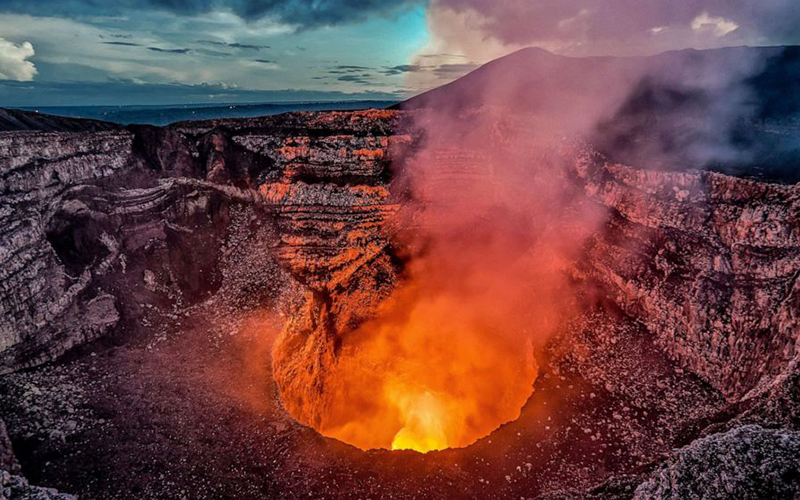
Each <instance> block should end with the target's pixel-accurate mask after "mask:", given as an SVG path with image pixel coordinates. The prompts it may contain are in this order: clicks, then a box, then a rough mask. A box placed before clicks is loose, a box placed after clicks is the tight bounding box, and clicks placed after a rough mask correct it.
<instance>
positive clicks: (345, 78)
mask: <svg viewBox="0 0 800 500" xmlns="http://www.w3.org/2000/svg"><path fill="white" fill-rule="evenodd" d="M337 80H339V81H340V82H349V83H358V84H361V85H371V84H372V81H371V80H369V79H368V77H365V76H364V75H342V76H340V77H339V78H337Z"/></svg>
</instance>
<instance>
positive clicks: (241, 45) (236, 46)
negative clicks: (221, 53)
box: [197, 40, 270, 50]
mask: <svg viewBox="0 0 800 500" xmlns="http://www.w3.org/2000/svg"><path fill="white" fill-rule="evenodd" d="M197 43H203V44H206V45H216V46H218V47H229V48H231V49H244V50H266V49H269V48H270V46H269V45H252V44H249V43H226V42H218V41H215V40H198V41H197Z"/></svg>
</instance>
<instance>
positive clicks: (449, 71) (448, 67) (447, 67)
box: [433, 64, 478, 77]
mask: <svg viewBox="0 0 800 500" xmlns="http://www.w3.org/2000/svg"><path fill="white" fill-rule="evenodd" d="M477 67H478V65H477V64H442V65H441V66H437V67H436V68H434V69H433V72H434V73H436V74H437V75H439V76H443V77H449V76H454V75H458V76H461V75H463V74H464V73H468V72H470V71H472V70H473V69H475V68H477Z"/></svg>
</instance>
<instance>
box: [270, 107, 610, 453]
mask: <svg viewBox="0 0 800 500" xmlns="http://www.w3.org/2000/svg"><path fill="white" fill-rule="evenodd" d="M437 120H438V119H437V118H435V117H431V116H425V115H424V114H421V115H420V117H419V118H417V119H416V120H415V123H414V127H415V128H416V130H417V132H416V133H420V132H419V130H424V133H425V135H426V137H427V144H428V146H426V147H425V148H424V149H423V150H422V151H414V152H413V155H410V156H408V157H405V158H404V159H403V161H402V163H401V162H400V161H399V160H397V161H395V164H394V165H393V168H395V170H396V174H395V175H396V180H395V181H394V183H393V184H392V186H390V188H391V189H390V190H391V191H392V193H388V192H387V193H386V194H385V195H384V196H385V198H384V200H382V203H383V205H384V206H388V205H389V204H390V203H389V202H390V201H391V200H392V197H395V198H401V199H402V202H403V207H404V209H403V210H401V211H399V212H391V213H390V212H385V213H376V214H371V215H370V218H368V219H367V220H366V221H365V222H363V223H359V224H357V225H354V226H349V227H345V228H344V231H343V233H336V234H337V237H339V238H343V239H346V240H348V241H358V242H364V243H362V244H360V245H358V246H355V247H354V246H352V245H350V246H348V247H346V249H343V250H340V251H338V252H336V253H334V254H333V255H331V254H330V253H328V254H327V255H325V258H322V259H321V258H320V255H316V254H315V255H306V256H305V257H304V258H302V259H299V258H298V252H301V251H302V252H309V251H312V250H309V248H311V246H303V245H299V244H298V245H294V246H292V247H291V248H289V249H287V250H286V251H285V258H286V259H287V262H289V265H290V266H294V269H295V270H296V271H295V272H296V273H298V274H300V275H302V276H304V278H305V280H306V282H307V283H311V284H312V285H311V286H312V287H313V289H314V291H313V292H311V293H309V294H307V295H306V296H305V298H304V299H303V300H302V301H301V302H302V305H298V306H297V310H296V311H295V312H294V313H293V314H291V315H290V319H289V321H288V322H287V324H286V326H285V328H284V332H283V335H282V337H281V339H280V340H279V341H278V344H277V346H276V350H275V357H274V371H275V378H276V380H277V382H278V383H279V385H280V387H281V391H282V397H283V401H284V404H285V406H286V408H287V409H288V411H289V412H290V413H291V414H292V415H293V416H295V417H296V418H297V419H298V420H299V421H300V422H303V423H306V424H308V425H310V426H312V427H314V428H315V429H317V430H318V431H320V432H321V433H322V434H325V435H326V436H331V437H334V438H337V439H340V440H342V441H344V442H347V443H350V444H353V445H355V446H357V447H359V448H362V449H371V448H384V449H394V450H398V449H413V450H417V451H421V452H427V451H431V450H440V449H444V448H450V447H464V446H467V445H469V444H471V443H473V442H475V441H476V440H478V439H479V438H481V437H484V436H486V435H488V434H489V433H491V432H492V431H493V430H495V429H497V428H498V427H499V426H501V425H502V424H504V423H507V422H509V421H512V420H514V419H516V418H517V417H518V416H519V414H520V409H521V408H522V406H523V405H524V404H525V402H526V401H527V400H528V398H529V397H530V395H531V393H532V390H533V389H532V387H533V382H534V380H535V379H536V375H537V371H538V365H537V362H536V359H535V352H534V351H535V350H536V348H537V347H538V346H541V345H542V344H543V342H544V340H545V339H546V338H548V337H549V336H550V334H551V333H552V332H553V331H554V329H555V328H556V325H557V324H558V321H559V319H560V318H562V317H563V316H564V315H565V314H566V313H567V312H568V310H569V309H570V307H571V306H570V304H571V297H572V293H571V292H570V290H569V286H568V284H567V282H566V280H565V278H564V274H563V272H562V270H563V269H562V268H563V265H564V264H563V263H564V262H565V261H566V259H567V257H568V256H569V254H570V252H572V251H574V249H575V248H577V246H578V245H579V244H580V242H581V241H582V237H583V236H582V235H583V234H584V233H585V232H586V230H587V229H588V228H589V227H590V226H591V225H592V224H593V222H592V221H594V220H595V219H596V217H592V215H594V214H591V213H588V212H581V211H580V210H578V211H572V212H570V215H569V216H565V215H564V214H565V210H564V208H565V206H566V205H568V204H569V199H568V196H567V192H566V191H567V188H566V186H565V185H564V183H563V181H562V180H561V179H560V177H559V175H560V174H559V171H560V163H559V162H560V160H559V159H558V158H557V157H553V158H549V159H547V158H545V159H543V158H541V157H538V158H533V157H531V156H530V155H528V154H527V153H526V152H521V151H515V150H514V149H513V148H497V147H496V146H497V145H504V146H507V145H509V144H512V143H513V141H514V132H512V131H511V130H513V129H512V128H511V125H512V124H510V123H508V119H507V117H506V116H504V115H499V114H494V113H482V114H480V115H478V116H477V117H475V118H473V119H472V120H471V121H470V123H469V125H468V126H466V127H464V128H463V129H461V128H459V129H457V130H454V128H453V127H452V126H449V127H447V128H441V127H437ZM436 130H447V133H446V134H437V133H435V132H434V131H436ZM487 131H488V132H487ZM459 145H460V146H461V147H454V146H459ZM501 166H502V168H500V167H501ZM498 171H501V172H502V175H499V174H498V173H497V172H498ZM525 184H527V185H528V186H530V185H538V186H540V187H541V188H542V191H541V192H542V195H541V196H539V197H536V198H531V197H530V196H528V195H527V194H526V193H523V192H520V191H518V189H519V186H521V185H525ZM545 188H546V189H545ZM395 192H396V193H400V194H394V193H395ZM348 210H350V211H351V212H358V213H363V212H364V210H365V207H363V206H358V207H349V208H348ZM576 215H577V216H578V217H580V219H577V218H576ZM362 220H363V219H362ZM333 223H334V222H331V221H327V220H322V219H318V220H317V221H315V224H316V225H315V226H310V225H309V224H308V219H307V218H303V219H291V220H287V222H286V224H285V227H286V231H288V232H292V234H293V235H302V236H300V237H301V238H306V239H308V240H310V239H313V240H314V242H315V243H316V245H315V246H314V248H316V249H317V250H314V251H319V250H318V249H319V248H320V246H319V242H320V239H323V238H326V237H327V238H330V237H331V236H330V234H333V233H332V232H331V231H330V227H331V226H330V224H333ZM338 227H341V225H340V226H338ZM309 228H311V229H313V230H314V231H316V232H309ZM398 228H400V229H398ZM326 234H327V235H328V236H326ZM302 241H307V240H302ZM332 246H333V245H326V246H325V248H326V249H328V248H331V247H332ZM312 268H313V269H312Z"/></svg>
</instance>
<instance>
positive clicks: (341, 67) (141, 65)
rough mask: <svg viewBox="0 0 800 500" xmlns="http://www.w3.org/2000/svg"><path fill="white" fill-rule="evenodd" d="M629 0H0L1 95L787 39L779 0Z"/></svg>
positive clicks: (62, 95) (174, 100)
mask: <svg viewBox="0 0 800 500" xmlns="http://www.w3.org/2000/svg"><path fill="white" fill-rule="evenodd" d="M634 3H635V5H633V4H631V2H630V1H628V0H613V1H611V2H603V3H602V5H601V4H600V3H599V2H596V1H590V0H568V1H555V0H542V1H536V2H522V3H520V2H510V1H507V2H500V3H498V2H490V1H488V0H430V1H423V0H403V1H399V2H394V3H393V4H391V5H387V4H386V3H385V2H380V1H377V0H358V1H345V0H337V1H328V2H313V3H308V2H299V1H289V0H283V1H270V2H267V1H264V0H179V1H166V0H145V1H138V2H134V1H132V0H125V1H122V2H114V4H113V5H106V4H105V3H103V2H98V1H97V0H70V1H68V2H63V1H57V0H43V1H40V2H36V4H35V5H34V4H33V3H31V2H25V1H22V0H4V1H2V2H0V106H59V105H60V106H63V105H79V106H86V105H167V104H182V103H192V104H195V103H208V104H214V103H218V104H227V103H245V102H249V103H252V102H274V101H341V100H362V99H370V100H400V99H403V98H405V97H408V96H410V95H413V94H415V93H418V92H420V91H422V90H426V89H429V88H432V87H436V86H439V85H442V84H444V83H447V82H449V81H452V80H454V79H456V78H458V77H460V76H463V75H464V74H466V73H468V72H469V71H471V70H472V69H474V68H476V67H477V66H479V65H480V64H483V63H485V62H487V61H489V60H492V59H494V58H496V57H499V56H502V55H505V54H507V53H510V52H513V51H515V50H517V49H520V48H522V47H526V46H536V47H541V48H544V49H546V50H549V51H551V52H554V53H558V54H564V55H576V56H582V55H645V54H653V53H657V52H663V51H666V50H674V49H683V48H715V47H724V46H732V45H790V44H797V43H800V34H798V33H797V30H795V29H793V28H794V27H796V26H797V25H798V21H800V7H798V5H796V3H793V2H791V1H789V0H770V1H768V2H760V3H755V2H725V1H722V0H690V1H686V2H682V3H681V4H680V5H677V6H676V5H674V3H671V2H668V1H666V0H647V1H646V2H634ZM622 13H624V14H625V15H621V14H622ZM622 21H624V22H622Z"/></svg>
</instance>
